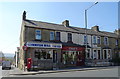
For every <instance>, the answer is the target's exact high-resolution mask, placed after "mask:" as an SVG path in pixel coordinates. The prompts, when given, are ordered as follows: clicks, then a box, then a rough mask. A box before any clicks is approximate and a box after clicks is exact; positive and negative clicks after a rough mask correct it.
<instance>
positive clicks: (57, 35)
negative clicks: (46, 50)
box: [56, 32, 60, 41]
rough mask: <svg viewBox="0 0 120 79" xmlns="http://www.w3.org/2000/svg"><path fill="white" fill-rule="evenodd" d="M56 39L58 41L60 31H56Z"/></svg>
mask: <svg viewBox="0 0 120 79" xmlns="http://www.w3.org/2000/svg"><path fill="white" fill-rule="evenodd" d="M56 40H57V41H60V32H56Z"/></svg>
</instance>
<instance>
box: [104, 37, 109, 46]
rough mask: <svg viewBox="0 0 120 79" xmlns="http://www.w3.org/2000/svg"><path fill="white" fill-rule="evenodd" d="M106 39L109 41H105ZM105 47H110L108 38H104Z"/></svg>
mask: <svg viewBox="0 0 120 79" xmlns="http://www.w3.org/2000/svg"><path fill="white" fill-rule="evenodd" d="M106 38H107V41H105V39H106ZM106 43H107V44H106ZM104 45H109V39H108V37H104Z"/></svg>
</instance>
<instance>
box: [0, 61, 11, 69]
mask: <svg viewBox="0 0 120 79" xmlns="http://www.w3.org/2000/svg"><path fill="white" fill-rule="evenodd" d="M5 68H8V69H11V61H2V70H3V69H5Z"/></svg>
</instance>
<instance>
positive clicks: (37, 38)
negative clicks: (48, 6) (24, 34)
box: [35, 29, 42, 40]
mask: <svg viewBox="0 0 120 79" xmlns="http://www.w3.org/2000/svg"><path fill="white" fill-rule="evenodd" d="M37 31H40V33H39V34H37V33H38V32H37ZM37 35H40V38H39V39H38V37H37ZM35 39H36V40H41V39H42V34H41V30H40V29H36V30H35Z"/></svg>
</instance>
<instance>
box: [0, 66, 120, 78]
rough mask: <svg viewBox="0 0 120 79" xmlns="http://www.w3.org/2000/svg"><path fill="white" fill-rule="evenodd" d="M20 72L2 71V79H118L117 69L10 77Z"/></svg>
mask: <svg viewBox="0 0 120 79" xmlns="http://www.w3.org/2000/svg"><path fill="white" fill-rule="evenodd" d="M21 72H22V71H21V70H19V69H17V68H14V67H13V68H12V69H11V70H2V76H3V77H118V67H112V68H106V69H97V70H86V71H72V72H71V71H70V72H57V73H41V74H40V73H38V74H37V73H36V74H32V75H11V74H13V73H21Z"/></svg>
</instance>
